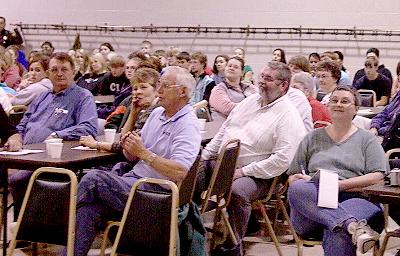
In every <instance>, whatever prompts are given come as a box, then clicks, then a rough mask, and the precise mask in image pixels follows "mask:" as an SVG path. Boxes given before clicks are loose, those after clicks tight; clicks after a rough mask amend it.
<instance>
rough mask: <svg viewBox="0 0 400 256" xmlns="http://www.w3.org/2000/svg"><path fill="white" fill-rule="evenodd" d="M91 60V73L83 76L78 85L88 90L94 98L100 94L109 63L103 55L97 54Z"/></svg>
mask: <svg viewBox="0 0 400 256" xmlns="http://www.w3.org/2000/svg"><path fill="white" fill-rule="evenodd" d="M89 59H90V65H89V73H87V74H85V75H83V76H81V77H80V78H79V79H78V81H77V82H76V84H77V85H79V86H80V87H83V88H85V89H88V90H89V91H90V92H91V93H92V94H93V95H94V96H96V95H98V93H99V90H100V87H101V84H102V82H103V78H104V74H105V73H106V72H107V62H106V59H105V58H104V56H103V55H102V54H101V53H96V54H94V55H93V56H92V57H90V58H89Z"/></svg>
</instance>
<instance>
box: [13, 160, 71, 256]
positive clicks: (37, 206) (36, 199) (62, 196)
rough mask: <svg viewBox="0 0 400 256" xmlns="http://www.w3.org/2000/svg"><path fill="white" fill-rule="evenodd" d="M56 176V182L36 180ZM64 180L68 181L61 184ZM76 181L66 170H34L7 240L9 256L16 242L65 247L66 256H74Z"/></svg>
mask: <svg viewBox="0 0 400 256" xmlns="http://www.w3.org/2000/svg"><path fill="white" fill-rule="evenodd" d="M47 173H50V174H53V175H54V174H57V175H60V176H62V179H60V181H49V180H42V179H40V175H41V174H47ZM65 177H68V178H69V180H68V181H65ZM77 184H78V182H77V178H76V175H75V173H73V172H72V171H70V170H67V169H61V168H51V167H42V168H39V169H37V170H36V171H35V172H34V173H33V175H32V177H31V179H30V181H29V185H28V188H27V191H26V193H25V197H24V201H23V203H22V207H21V210H20V213H19V215H18V220H17V223H16V227H15V233H14V235H13V238H12V240H11V244H10V248H9V255H13V252H14V249H15V245H16V242H17V240H23V241H31V242H39V243H49V244H57V245H66V246H67V255H68V256H73V255H74V240H75V219H76V196H77Z"/></svg>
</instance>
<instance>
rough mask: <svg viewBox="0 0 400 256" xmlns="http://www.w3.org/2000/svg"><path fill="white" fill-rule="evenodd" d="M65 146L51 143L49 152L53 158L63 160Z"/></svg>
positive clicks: (60, 143)
mask: <svg viewBox="0 0 400 256" xmlns="http://www.w3.org/2000/svg"><path fill="white" fill-rule="evenodd" d="M63 146H64V144H63V143H62V142H50V143H49V151H50V156H51V158H61V153H62V149H63Z"/></svg>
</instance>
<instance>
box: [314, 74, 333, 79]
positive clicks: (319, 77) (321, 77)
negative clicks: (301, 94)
mask: <svg viewBox="0 0 400 256" xmlns="http://www.w3.org/2000/svg"><path fill="white" fill-rule="evenodd" d="M315 77H316V78H318V79H326V78H330V77H332V75H315Z"/></svg>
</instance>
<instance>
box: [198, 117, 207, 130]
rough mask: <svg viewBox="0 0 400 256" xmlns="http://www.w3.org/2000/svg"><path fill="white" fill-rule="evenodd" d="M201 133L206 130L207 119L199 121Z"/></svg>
mask: <svg viewBox="0 0 400 256" xmlns="http://www.w3.org/2000/svg"><path fill="white" fill-rule="evenodd" d="M198 121H199V128H200V131H205V130H206V121H207V120H206V119H198Z"/></svg>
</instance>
